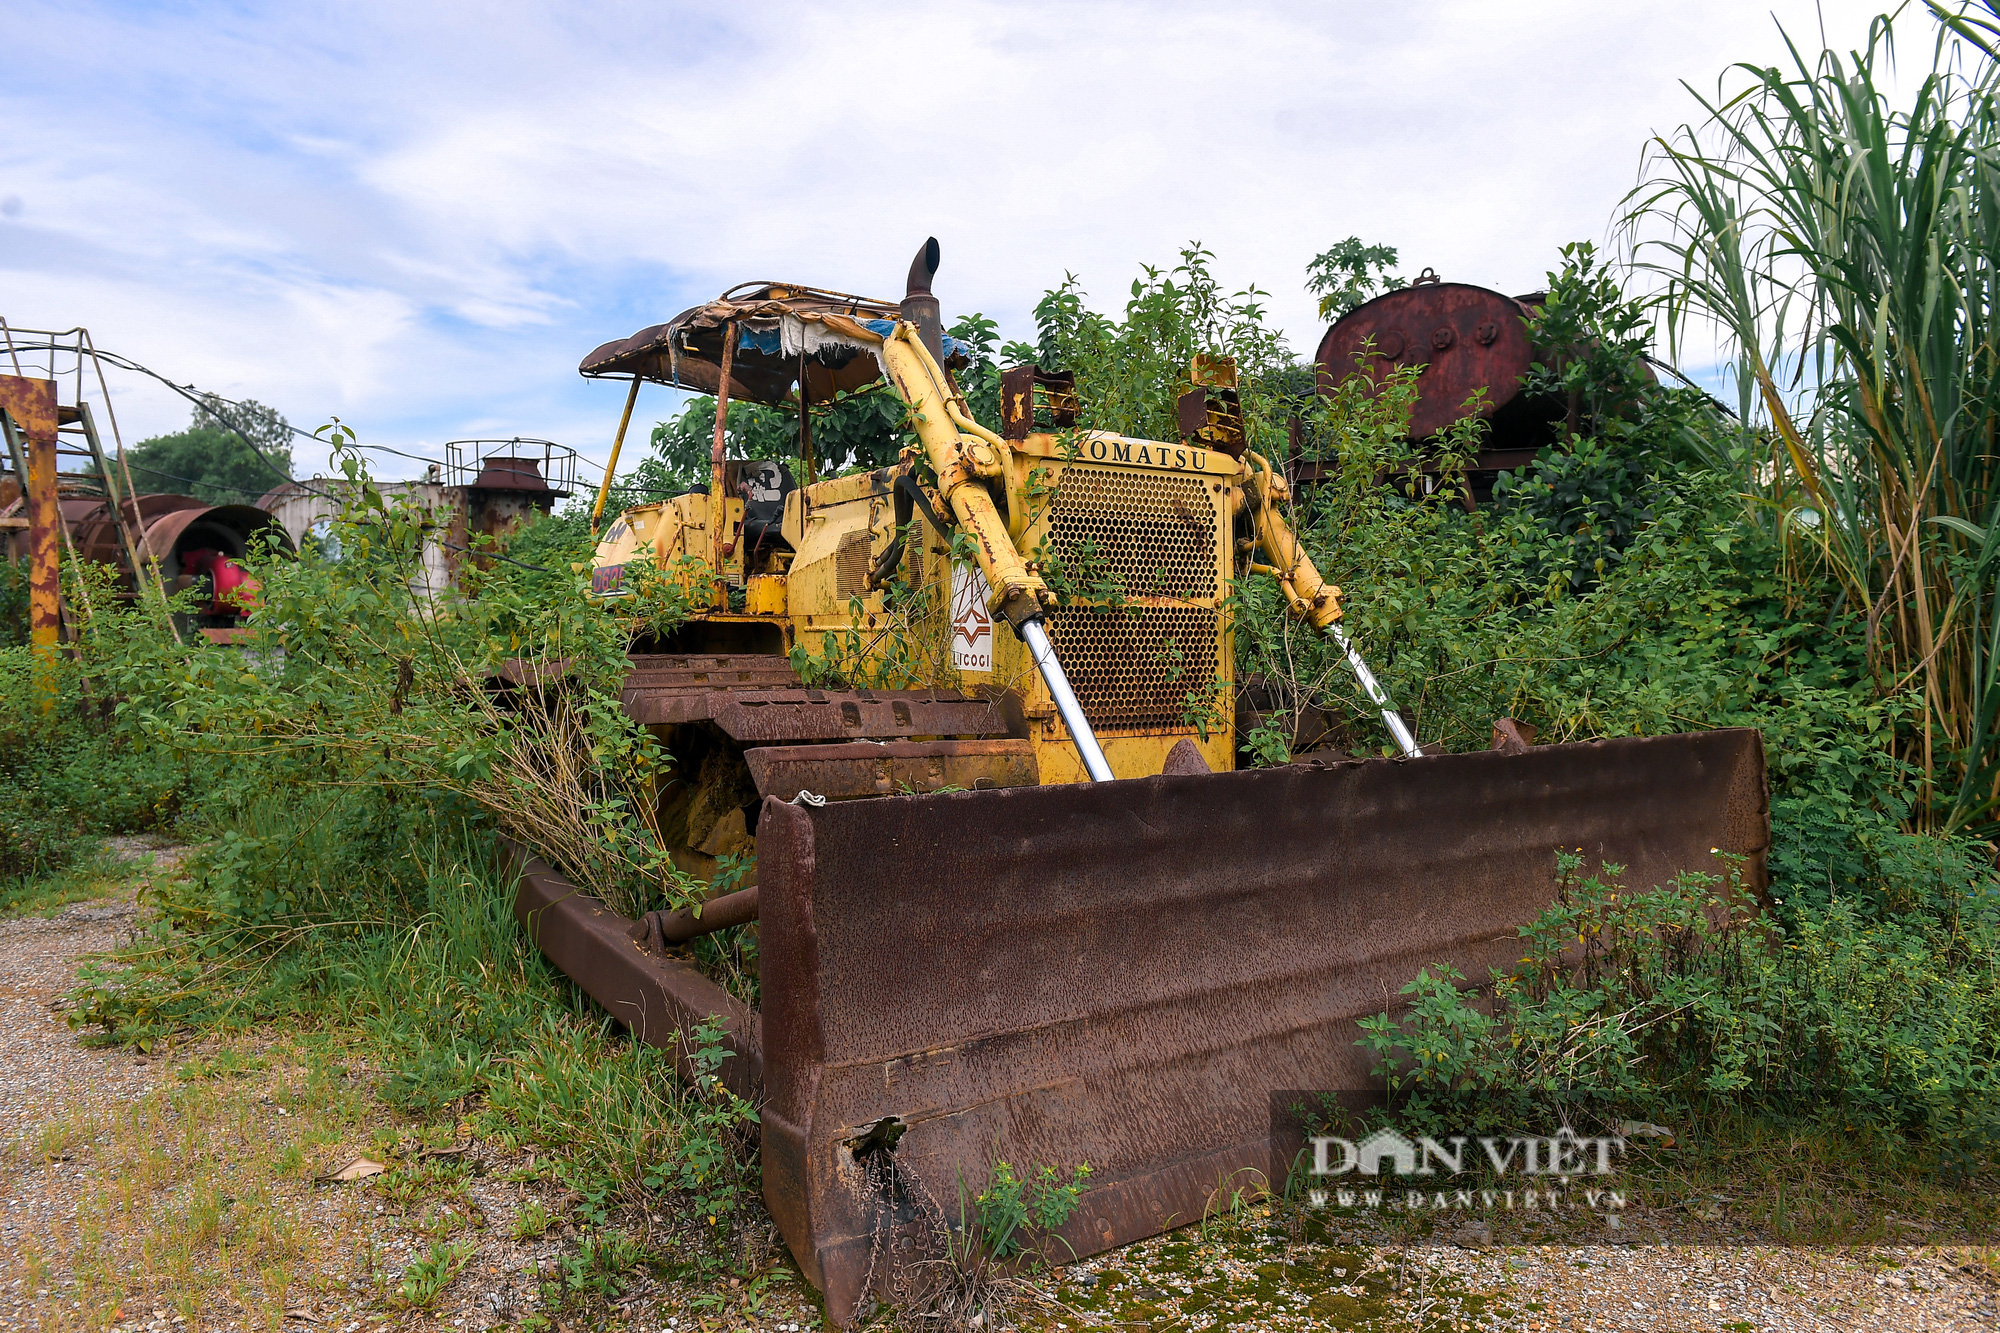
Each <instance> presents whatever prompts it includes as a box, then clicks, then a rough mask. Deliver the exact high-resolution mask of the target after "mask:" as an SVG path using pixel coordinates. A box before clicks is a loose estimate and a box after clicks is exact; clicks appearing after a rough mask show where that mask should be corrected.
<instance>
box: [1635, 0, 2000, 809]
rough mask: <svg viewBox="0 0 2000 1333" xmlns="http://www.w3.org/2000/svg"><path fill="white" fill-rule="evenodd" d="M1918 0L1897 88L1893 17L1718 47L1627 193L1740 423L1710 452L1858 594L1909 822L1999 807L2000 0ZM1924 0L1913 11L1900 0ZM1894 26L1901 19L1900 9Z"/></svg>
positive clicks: (1652, 257) (1639, 255)
mask: <svg viewBox="0 0 2000 1333" xmlns="http://www.w3.org/2000/svg"><path fill="white" fill-rule="evenodd" d="M1987 3H1988V5H1989V8H1988V9H1987V10H1986V11H1984V12H1976V11H1971V10H1961V9H1959V8H1957V7H1953V8H1951V9H1949V10H1947V8H1946V7H1944V6H1942V5H1940V4H1937V3H1934V2H1933V3H1930V4H1929V9H1928V13H1929V16H1930V17H1932V18H1934V19H1936V21H1937V24H1936V30H1935V39H1934V41H1933V43H1932V50H1931V60H1930V65H1929V68H1928V70H1927V71H1926V72H1924V74H1923V76H1922V77H1921V79H1918V80H1916V81H1915V83H1914V86H1913V87H1912V88H1910V89H1909V90H1908V91H1906V92H1903V91H1899V90H1898V89H1897V87H1896V83H1897V79H1896V70H1895V36H1896V32H1897V26H1896V25H1897V22H1898V21H1899V19H1900V18H1901V16H1902V14H1903V13H1904V11H1898V14H1897V15H1895V16H1887V15H1885V16H1882V17H1879V18H1877V19H1875V20H1874V21H1873V23H1872V24H1871V25H1870V28H1869V32H1868V39H1867V44H1866V45H1865V46H1864V47H1863V48H1861V49H1859V50H1856V51H1853V52H1851V53H1850V54H1848V55H1847V56H1845V57H1843V56H1841V55H1840V54H1839V53H1838V52H1836V51H1832V50H1826V51H1821V52H1819V53H1817V54H1816V55H1812V56H1808V55H1807V54H1806V53H1804V52H1802V51H1801V50H1800V49H1799V47H1798V46H1797V45H1795V44H1793V43H1792V42H1791V39H1790V38H1789V36H1787V38H1786V44H1787V48H1788V51H1789V61H1788V63H1786V64H1785V65H1782V66H1770V67H1763V66H1756V65H1748V64H1743V65H1737V66H1734V67H1732V69H1731V71H1730V72H1729V73H1728V74H1727V75H1725V76H1724V78H1723V80H1722V81H1721V83H1720V84H1719V85H1718V90H1717V93H1716V96H1715V97H1714V98H1712V99H1711V98H1707V97H1703V96H1701V95H1700V94H1699V93H1697V94H1696V98H1697V100H1698V101H1699V102H1700V103H1701V106H1702V111H1703V113H1704V116H1703V118H1702V119H1701V120H1700V121H1699V122H1698V123H1691V124H1688V125H1684V126H1682V127H1681V128H1680V129H1679V130H1678V131H1676V132H1675V133H1673V134H1671V135H1667V136H1663V137H1661V138H1660V139H1658V140H1656V142H1655V144H1654V147H1653V151H1652V153H1651V155H1650V157H1649V159H1648V166H1647V174H1646V177H1645V179H1644V180H1643V181H1642V183H1641V184H1640V186H1639V187H1638V188H1637V189H1635V190H1634V191H1633V192H1632V194H1631V195H1630V196H1628V198H1627V200H1626V203H1625V210H1624V218H1623V223H1622V225H1623V227H1624V229H1625V234H1626V236H1627V239H1628V243H1629V244H1630V246H1631V252H1632V256H1633V260H1634V263H1635V265H1636V267H1637V268H1638V269H1639V270H1641V271H1642V272H1645V273H1649V274H1651V275H1653V276H1655V277H1656V278H1657V279H1658V280H1660V284H1661V303H1662V308H1663V310H1664V312H1665V315H1666V322H1667V326H1668V328H1669V330H1670V332H1671V334H1672V336H1673V339H1674V341H1675V343H1676V344H1677V345H1684V344H1686V343H1687V342H1688V341H1689V340H1690V339H1699V337H1700V336H1701V335H1702V334H1704V333H1705V332H1706V331H1708V330H1710V329H1713V330H1714V331H1716V332H1718V333H1719V334H1720V337H1721V340H1722V343H1723V346H1724V349H1725V351H1726V352H1727V353H1728V354H1729V355H1731V356H1732V357H1733V358H1734V360H1735V363H1736V371H1737V374H1738V377H1739V386H1740V388H1741V391H1742V397H1743V402H1744V407H1745V409H1746V410H1745V416H1746V419H1747V420H1748V421H1749V422H1750V423H1751V424H1752V425H1753V426H1754V427H1756V431H1755V434H1754V435H1753V436H1752V437H1751V438H1753V439H1755V440H1757V441H1758V443H1757V444H1756V445H1755V446H1754V447H1751V448H1747V449H1744V450H1741V451H1739V452H1738V453H1737V454H1736V455H1735V456H1734V458H1733V459H1731V460H1728V461H1730V462H1731V463H1732V465H1733V466H1734V468H1735V469H1736V471H1737V473H1738V475H1739V478H1740V480H1741V482H1742V484H1743V486H1744V488H1745V490H1746V491H1747V492H1748V493H1750V494H1752V495H1753V496H1755V497H1756V498H1757V500H1758V501H1759V502H1760V509H1761V514H1762V517H1763V519H1764V521H1766V522H1767V523H1772V524H1775V525H1776V527H1777V529H1778V530H1779V531H1780V532H1782V533H1783V534H1785V536H1786V538H1787V540H1788V541H1790V542H1793V543H1795V544H1797V545H1799V546H1802V547H1803V548H1805V549H1806V550H1808V551H1810V552H1812V553H1815V554H1817V555H1818V556H1819V557H1820V558H1822V559H1824V561H1825V562H1826V564H1827V565H1828V567H1829V568H1830V569H1831V570H1832V571H1833V572H1834V574H1835V575H1836V577H1837V578H1838V579H1839V581H1840V584H1841V587H1842V588H1843V590H1844V592H1845V596H1846V598H1847V599H1848V602H1849V604H1850V605H1852V606H1854V607H1856V608H1863V609H1865V611H1866V617H1867V622H1866V623H1867V632H1868V652H1869V665H1870V668H1871V670H1872V672H1873V674H1874V678H1875V686H1876V688H1877V690H1878V691H1879V692H1880V693H1882V694H1884V695H1895V694H1902V693H1905V692H1908V693H1909V694H1911V695H1912V696H1914V700H1915V703H1914V706H1913V712H1912V721H1911V725H1910V726H1909V727H1908V728H1907V730H1906V734H1905V735H1904V736H1903V737H1902V738H1901V742H1900V751H1901V754H1902V757H1903V758H1905V759H1907V760H1908V761H1909V762H1910V763H1911V764H1912V765H1913V767H1914V769H1915V770H1916V771H1917V772H1918V773H1920V774H1921V789H1920V790H1919V792H1918V793H1917V800H1916V803H1915V809H1914V810H1913V812H1912V818H1913V820H1914V821H1915V822H1916V823H1917V824H1919V825H1921V826H1924V827H1932V828H1939V829H1944V830H1958V829H1966V830H1971V831H1978V832H1983V833H1990V832H1992V831H1993V830H1994V829H1995V828H1996V827H2000V600H1996V593H1995V586H1994V576H1995V574H1996V572H2000V563H1996V557H2000V523H1996V519H2000V514H1996V512H1995V508H1996V505H2000V457H1996V454H1995V450H1994V430H1995V424H1996V416H2000V375H1996V347H1995V341H1994V339H1995V326H1994V298H1995V295H1996V293H1997V292H2000V196H1997V195H1996V189H1997V188H2000V115H1996V101H1995V97H1996V83H2000V72H1996V71H1997V70H2000V66H1997V65H1996V61H1995V58H1994V50H1995V46H1994V39H1995V37H1996V36H2000V22H1996V17H2000V9H1994V8H1991V7H1990V6H1992V5H1993V3H1994V0H1987ZM1919 12H1920V13H1922V12H1923V11H1919ZM1907 26H1908V25H1906V28H1907Z"/></svg>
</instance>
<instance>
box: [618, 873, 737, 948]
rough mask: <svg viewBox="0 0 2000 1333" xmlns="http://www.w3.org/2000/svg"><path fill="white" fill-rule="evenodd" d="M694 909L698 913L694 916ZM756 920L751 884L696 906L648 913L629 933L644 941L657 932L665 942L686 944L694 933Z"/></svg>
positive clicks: (709, 933)
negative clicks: (748, 886)
mask: <svg viewBox="0 0 2000 1333" xmlns="http://www.w3.org/2000/svg"><path fill="white" fill-rule="evenodd" d="M697 911H699V912H700V913H701V915H699V916H696V915H695V913H696V912H697ZM756 919H757V889H756V886H755V885H752V886H751V887H750V888H747V889H738V890H737V891H736V892H735V893H725V894H723V895H722V896H721V897H720V898H711V899H709V900H708V901H707V902H705V903H703V904H702V905H701V906H700V907H699V908H693V907H683V908H680V909H678V910H676V911H672V912H648V913H646V915H645V916H644V917H643V918H641V919H640V921H639V923H638V925H637V926H636V927H635V928H634V930H633V932H632V935H633V938H635V939H645V940H651V939H652V938H653V937H654V936H655V935H657V936H658V938H659V939H660V940H662V941H664V942H665V943H667V944H686V943H687V942H688V941H689V940H691V939H694V938H696V937H697V936H701V935H713V934H714V933H715V932H716V931H718V930H727V929H729V928H730V927H731V926H740V925H743V924H745V923H746V922H751V921H755V920H756Z"/></svg>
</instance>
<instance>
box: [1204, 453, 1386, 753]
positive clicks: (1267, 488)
mask: <svg viewBox="0 0 2000 1333" xmlns="http://www.w3.org/2000/svg"><path fill="white" fill-rule="evenodd" d="M1236 486H1237V496H1238V498H1239V501H1240V504H1241V506H1242V508H1244V509H1246V510H1248V511H1249V514H1250V518H1251V521H1252V522H1253V523H1254V524H1255V525H1256V528H1257V545H1258V546H1260V547H1262V548H1263V550H1264V554H1265V556H1266V557H1267V558H1268V559H1269V560H1270V564H1268V565H1258V566H1252V568H1254V569H1257V570H1258V571H1259V572H1262V573H1268V574H1270V575H1271V577H1273V578H1275V579H1276V580H1277V581H1278V588H1279V590H1280V591H1282V592H1283V593H1284V594H1285V605H1286V606H1287V607H1288V608H1289V609H1290V610H1291V612H1292V614H1293V615H1295V616H1297V617H1298V618H1299V619H1300V620H1303V621H1305V622H1306V623H1307V624H1308V625H1311V626H1312V627H1313V628H1314V629H1316V630H1319V631H1320V632H1322V633H1323V634H1325V635H1326V636H1327V637H1328V638H1330V639H1332V640H1333V642H1334V645H1335V646H1336V647H1338V648H1339V649H1340V651H1341V653H1342V655H1343V656H1345V657H1346V658H1347V664H1348V665H1349V666H1350V667H1352V668H1353V669H1354V676H1355V679H1357V680H1359V681H1360V682H1361V688H1362V690H1363V692H1365V693H1366V694H1367V695H1368V697H1369V699H1370V700H1372V701H1373V702H1374V704H1375V706H1376V707H1377V708H1379V709H1381V710H1382V723H1383V725H1384V726H1386V727H1388V728H1389V734H1390V735H1391V736H1393V737H1395V739H1396V748H1398V749H1400V750H1401V751H1402V752H1403V753H1404V754H1405V755H1406V756H1408V757H1409V758H1411V759H1418V758H1422V757H1423V753H1424V752H1423V750H1422V749H1421V748H1420V747H1419V746H1418V745H1417V738H1416V736H1415V735H1414V734H1413V733H1412V732H1411V731H1410V726H1409V723H1407V722H1405V721H1404V720H1403V715H1402V713H1400V712H1399V711H1397V709H1396V705H1395V704H1394V703H1392V702H1390V699H1389V692H1388V691H1387V690H1385V689H1383V688H1382V683H1381V682H1380V681H1378V680H1377V679H1375V673H1374V672H1373V671H1370V670H1369V669H1368V663H1367V662H1366V661H1365V660H1363V658H1362V656H1361V652H1360V650H1359V649H1357V648H1356V647H1355V646H1354V641H1353V640H1352V639H1350V638H1348V637H1347V631H1346V630H1345V629H1343V628H1342V627H1341V624H1340V617H1341V610H1340V589H1338V588H1336V587H1334V586H1333V585H1332V584H1331V583H1328V582H1327V581H1326V580H1325V579H1324V578H1322V577H1321V576H1320V572H1319V570H1318V568H1316V567H1315V566H1314V565H1313V562H1312V557H1310V556H1308V555H1307V554H1306V550H1305V546H1304V544H1302V543H1301V542H1300V541H1299V539H1298V534H1297V533H1295V532H1293V531H1292V525H1291V524H1290V523H1288V522H1286V521H1285V514H1284V509H1283V504H1284V501H1285V500H1286V499H1287V498H1289V496H1290V494H1291V489H1290V487H1288V486H1287V485H1286V484H1285V479H1284V478H1283V477H1281V476H1279V475H1278V473H1277V472H1276V471H1275V470H1274V469H1273V468H1272V467H1271V465H1270V463H1269V462H1267V461H1266V460H1265V459H1263V458H1262V457H1260V456H1258V455H1257V454H1254V453H1245V454H1244V455H1243V470H1242V472H1241V473H1239V474H1238V475H1237V483H1236Z"/></svg>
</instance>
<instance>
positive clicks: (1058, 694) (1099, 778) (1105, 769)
mask: <svg viewBox="0 0 2000 1333" xmlns="http://www.w3.org/2000/svg"><path fill="white" fill-rule="evenodd" d="M1020 628H1021V642H1023V643H1025V644H1027V645H1028V655H1029V656H1030V657H1032V658H1034V659H1035V667H1036V669H1037V670H1039V671H1040V672H1041V673H1042V680H1043V681H1044V682H1045V683H1046V684H1047V685H1048V687H1049V696H1050V697H1051V698H1053V699H1054V700H1055V701H1056V711H1057V712H1058V713H1061V714H1062V720H1063V725H1064V726H1066V727H1068V728H1069V734H1070V739H1072V740H1074V741H1075V742H1076V752H1077V754H1078V755H1080V756H1082V758H1083V767H1084V769H1085V771H1086V772H1088V773H1089V774H1090V780H1091V781H1092V782H1109V781H1111V765H1110V764H1108V763H1106V762H1104V751H1103V750H1101V749H1099V748H1098V744H1097V733H1095V732H1093V731H1092V730H1091V729H1090V719H1089V718H1087V717H1085V716H1084V715H1083V705H1082V704H1079V703H1078V702H1077V701H1076V693H1075V691H1073V690H1071V689H1070V687H1069V677H1068V676H1065V675H1064V674H1063V669H1062V663H1061V662H1058V661H1056V650H1055V649H1054V648H1053V647H1051V646H1050V644H1049V634H1048V631H1047V630H1045V629H1043V628H1042V622H1041V621H1039V620H1030V621H1027V622H1026V623H1025V624H1023V625H1022V626H1021V627H1020Z"/></svg>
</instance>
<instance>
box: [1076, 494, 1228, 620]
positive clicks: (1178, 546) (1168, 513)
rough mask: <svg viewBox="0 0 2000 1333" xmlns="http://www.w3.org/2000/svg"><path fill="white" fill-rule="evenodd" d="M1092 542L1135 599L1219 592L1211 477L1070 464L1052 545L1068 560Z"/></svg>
mask: <svg viewBox="0 0 2000 1333" xmlns="http://www.w3.org/2000/svg"><path fill="white" fill-rule="evenodd" d="M1086 542H1087V543H1089V544H1090V546H1091V547H1092V548H1093V549H1094V550H1095V553H1096V558H1097V559H1098V560H1101V561H1104V562H1105V563H1106V564H1107V565H1108V567H1109V568H1108V572H1109V573H1110V574H1111V575H1112V577H1114V578H1115V579H1117V581H1118V582H1119V583H1120V584H1121V585H1123V587H1124V589H1125V595H1126V596H1128V597H1178V598H1182V599H1185V600H1188V601H1205V600H1207V599H1210V598H1213V597H1214V596H1215V595H1216V586H1215V575H1216V570H1215V502H1214V500H1213V499H1212V498H1211V497H1210V496H1209V493H1208V488H1207V482H1206V478H1203V477H1177V476H1162V475H1160V474H1159V473H1157V472H1134V471H1132V470H1130V469H1128V468H1115V467H1089V466H1087V465H1084V464H1078V463H1072V464H1070V465H1069V466H1068V467H1066V468H1064V469H1063V471H1062V478H1061V481H1060V482H1059V483H1058V486H1057V489H1056V500H1055V504H1054V505H1053V506H1052V507H1051V508H1050V510H1049V545H1050V547H1051V548H1053V549H1054V550H1055V552H1056V553H1057V554H1058V555H1059V556H1061V557H1062V558H1063V559H1064V560H1065V561H1068V560H1072V559H1075V558H1076V556H1077V554H1078V553H1079V552H1081V551H1082V550H1083V549H1084V544H1085V543H1086Z"/></svg>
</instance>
